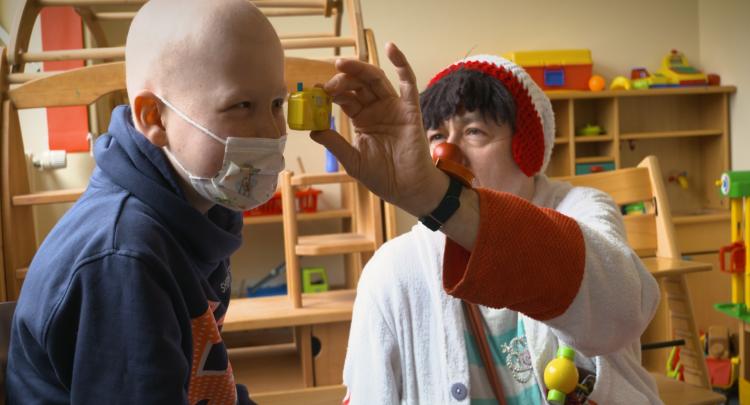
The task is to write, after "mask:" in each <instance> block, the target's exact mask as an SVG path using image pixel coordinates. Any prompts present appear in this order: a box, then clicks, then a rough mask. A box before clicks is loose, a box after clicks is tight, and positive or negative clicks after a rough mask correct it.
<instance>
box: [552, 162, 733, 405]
mask: <svg viewBox="0 0 750 405" xmlns="http://www.w3.org/2000/svg"><path fill="white" fill-rule="evenodd" d="M662 179H663V177H662V173H661V169H660V168H659V164H658V161H657V159H656V157H654V156H649V157H646V158H645V159H644V160H643V161H642V162H641V163H640V164H639V165H638V167H637V168H628V169H620V170H615V171H611V172H603V173H597V174H590V175H583V176H575V177H567V178H564V179H563V180H565V181H568V182H570V183H572V184H573V185H575V186H585V187H592V188H596V189H599V190H602V191H604V192H606V193H607V194H609V195H610V196H612V198H613V199H614V201H615V203H616V204H617V205H620V206H622V205H625V204H633V203H639V202H644V203H645V205H646V206H648V210H647V212H646V213H645V214H641V215H626V216H625V217H624V221H625V229H626V232H627V237H628V242H629V243H630V245H631V247H632V248H633V250H634V251H635V252H636V253H637V254H638V256H640V257H641V259H642V261H643V264H644V265H645V266H646V268H647V269H648V270H649V271H650V272H651V274H652V275H653V276H654V277H655V278H656V279H657V280H658V281H659V284H660V286H661V288H662V302H661V303H660V308H659V310H658V311H657V313H656V315H655V317H654V319H653V321H652V322H651V325H650V326H649V329H648V330H647V331H646V333H644V335H643V338H642V339H643V340H645V341H649V340H651V341H655V340H660V341H663V340H667V339H671V338H672V336H674V337H675V338H677V339H684V340H685V345H684V346H682V347H681V348H680V360H681V362H682V364H683V366H684V375H685V382H679V381H676V380H673V379H670V378H668V377H667V376H666V374H665V370H664V366H665V364H666V362H665V361H663V360H657V361H655V362H654V361H649V359H648V356H644V358H645V360H646V361H644V365H645V366H646V368H647V369H649V370H651V371H652V375H653V376H654V378H655V379H656V382H657V386H658V388H659V394H660V396H661V398H662V400H663V401H664V402H665V403H666V404H667V405H673V404H674V405H678V404H679V405H691V404H692V405H703V404H722V403H724V400H725V398H724V396H723V395H720V394H718V393H715V392H713V391H712V390H711V383H710V379H709V374H708V369H707V367H706V361H705V356H704V353H703V348H702V345H701V344H700V338H699V335H698V329H697V328H696V325H695V319H694V317H693V308H692V303H691V301H690V294H689V293H688V289H687V284H686V282H685V276H686V275H687V274H690V273H693V272H700V271H710V270H711V265H710V264H705V263H699V262H693V261H685V260H682V258H681V256H680V253H679V251H678V250H677V245H676V243H675V238H674V225H673V224H672V214H671V211H670V208H669V202H668V200H667V194H666V190H665V188H664V181H663V180H662Z"/></svg>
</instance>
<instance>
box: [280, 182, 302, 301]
mask: <svg viewBox="0 0 750 405" xmlns="http://www.w3.org/2000/svg"><path fill="white" fill-rule="evenodd" d="M280 176H281V211H282V220H283V223H284V258H285V260H286V285H287V296H288V297H289V298H290V299H291V302H292V306H293V307H294V308H301V307H302V286H301V280H300V269H299V257H297V252H296V245H297V207H296V204H295V196H294V187H292V172H290V171H288V170H284V171H283V172H281V174H280Z"/></svg>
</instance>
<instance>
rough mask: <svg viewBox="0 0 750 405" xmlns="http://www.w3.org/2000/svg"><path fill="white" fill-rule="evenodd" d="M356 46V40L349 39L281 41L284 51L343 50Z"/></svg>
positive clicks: (330, 38) (329, 38)
mask: <svg viewBox="0 0 750 405" xmlns="http://www.w3.org/2000/svg"><path fill="white" fill-rule="evenodd" d="M355 45H356V41H354V38H349V37H328V38H300V39H282V40H281V46H282V47H283V48H284V49H312V48H343V47H351V46H355Z"/></svg>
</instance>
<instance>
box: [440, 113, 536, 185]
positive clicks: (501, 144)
mask: <svg viewBox="0 0 750 405" xmlns="http://www.w3.org/2000/svg"><path fill="white" fill-rule="evenodd" d="M427 140H428V141H429V142H430V152H432V151H433V150H434V149H435V146H437V145H439V144H441V143H443V142H449V143H452V144H454V145H456V146H458V147H459V148H460V149H461V151H462V152H463V155H464V161H463V162H461V163H462V164H463V165H464V166H465V167H466V168H468V169H469V170H471V171H472V172H473V173H474V176H476V177H475V179H474V184H473V185H474V186H475V187H484V188H489V189H493V190H496V191H503V192H508V193H513V194H516V195H519V194H520V193H521V192H522V190H524V189H526V188H527V186H528V182H530V181H531V182H533V179H532V178H530V177H527V176H526V175H525V174H523V172H522V171H521V169H520V168H519V167H518V165H517V164H516V162H515V161H514V160H513V149H512V144H513V142H512V141H513V131H512V129H511V127H510V125H508V124H507V123H506V124H502V125H498V124H497V123H496V122H495V121H494V120H493V119H492V118H488V119H485V118H484V117H482V114H481V113H480V112H479V111H459V112H458V113H457V114H456V115H454V116H453V117H451V118H450V119H447V120H445V121H443V122H442V124H441V125H440V126H439V127H438V128H433V129H428V130H427Z"/></svg>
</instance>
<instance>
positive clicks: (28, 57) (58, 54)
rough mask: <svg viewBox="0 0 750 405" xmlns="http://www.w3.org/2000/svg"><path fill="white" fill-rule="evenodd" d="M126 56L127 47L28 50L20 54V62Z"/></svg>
mask: <svg viewBox="0 0 750 405" xmlns="http://www.w3.org/2000/svg"><path fill="white" fill-rule="evenodd" d="M124 57H125V47H124V46H115V47H110V48H86V49H65V50H60V51H44V52H27V53H21V54H19V55H18V60H19V62H20V63H29V62H50V61H63V60H79V59H86V60H89V59H92V60H93V59H96V60H98V59H122V58H124Z"/></svg>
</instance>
